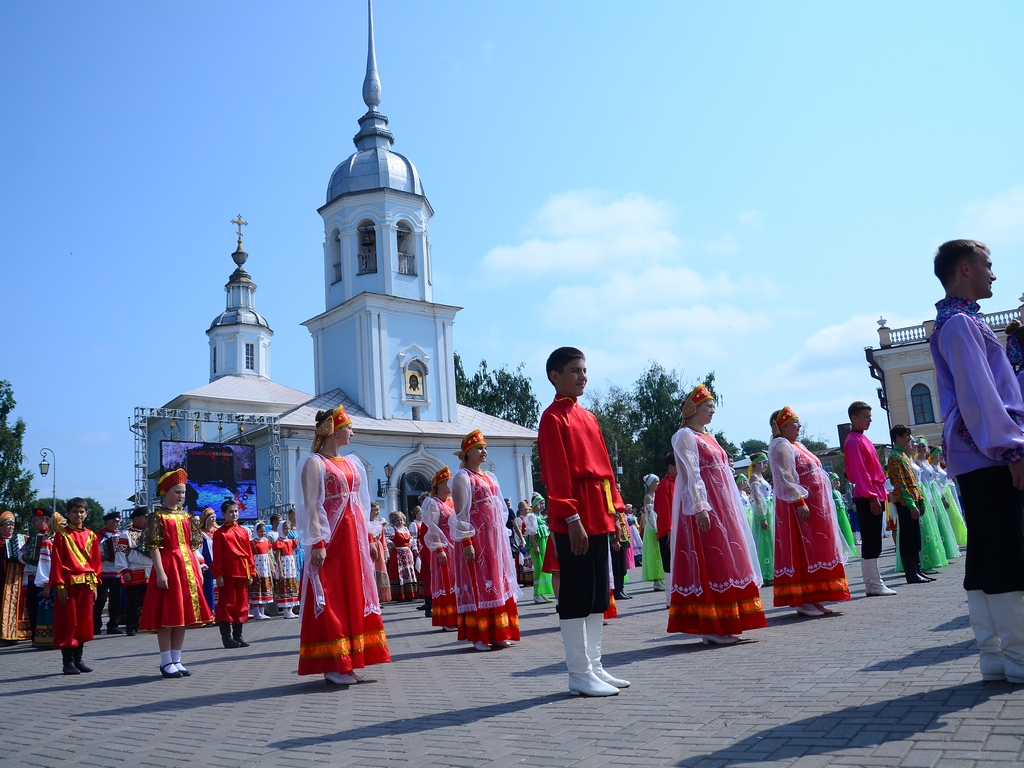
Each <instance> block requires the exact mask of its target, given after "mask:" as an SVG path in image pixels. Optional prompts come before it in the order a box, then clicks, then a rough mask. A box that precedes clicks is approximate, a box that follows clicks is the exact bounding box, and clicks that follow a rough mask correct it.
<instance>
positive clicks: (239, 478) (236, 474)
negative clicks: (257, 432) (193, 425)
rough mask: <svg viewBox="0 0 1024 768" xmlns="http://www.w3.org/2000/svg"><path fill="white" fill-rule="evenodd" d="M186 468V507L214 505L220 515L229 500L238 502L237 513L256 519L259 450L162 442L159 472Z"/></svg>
mask: <svg viewBox="0 0 1024 768" xmlns="http://www.w3.org/2000/svg"><path fill="white" fill-rule="evenodd" d="M179 467H181V468H183V469H184V470H185V471H186V472H187V473H188V486H187V488H186V491H185V506H186V507H187V508H188V509H189V511H190V512H194V513H196V514H199V513H200V512H201V511H202V510H203V509H205V508H206V507H212V508H213V509H214V510H215V511H216V512H217V516H218V517H220V505H221V504H222V503H224V501H225V500H227V499H234V500H235V501H236V502H238V516H239V518H240V519H242V520H255V519H256V518H257V517H258V513H259V507H258V505H257V503H256V449H255V448H254V447H253V446H251V445H222V444H220V443H188V442H181V441H177V440H161V441H160V472H161V474H163V473H164V472H170V471H171V470H174V469H178V468H179Z"/></svg>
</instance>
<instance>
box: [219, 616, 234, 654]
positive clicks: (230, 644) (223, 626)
mask: <svg viewBox="0 0 1024 768" xmlns="http://www.w3.org/2000/svg"><path fill="white" fill-rule="evenodd" d="M217 626H218V627H220V639H221V642H222V643H224V647H225V648H237V647H238V642H237V641H236V640H233V639H232V638H231V624H229V623H228V622H226V621H221V622H218V623H217Z"/></svg>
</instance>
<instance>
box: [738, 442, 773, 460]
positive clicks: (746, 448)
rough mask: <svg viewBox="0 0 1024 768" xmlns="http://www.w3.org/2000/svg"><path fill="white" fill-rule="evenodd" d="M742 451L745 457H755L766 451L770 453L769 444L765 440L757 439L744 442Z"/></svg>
mask: <svg viewBox="0 0 1024 768" xmlns="http://www.w3.org/2000/svg"><path fill="white" fill-rule="evenodd" d="M740 451H741V452H742V453H743V455H744V456H753V455H754V454H755V453H757V452H758V451H764V452H765V453H768V443H766V442H765V441H764V440H758V439H757V438H751V439H749V440H744V441H743V442H742V443H740Z"/></svg>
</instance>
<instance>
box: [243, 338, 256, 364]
mask: <svg viewBox="0 0 1024 768" xmlns="http://www.w3.org/2000/svg"><path fill="white" fill-rule="evenodd" d="M245 370H247V371H255V370H256V345H255V344H253V343H252V342H251V341H247V342H245Z"/></svg>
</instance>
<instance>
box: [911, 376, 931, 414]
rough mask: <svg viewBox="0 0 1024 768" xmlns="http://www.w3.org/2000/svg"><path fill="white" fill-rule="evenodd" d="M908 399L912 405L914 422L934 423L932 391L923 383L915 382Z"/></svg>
mask: <svg viewBox="0 0 1024 768" xmlns="http://www.w3.org/2000/svg"><path fill="white" fill-rule="evenodd" d="M910 399H911V402H912V403H913V407H914V423H915V424H934V423H935V414H934V412H933V411H932V393H931V391H930V390H929V389H928V387H926V386H925V385H924V384H915V385H914V386H913V387H912V388H911V390H910Z"/></svg>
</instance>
